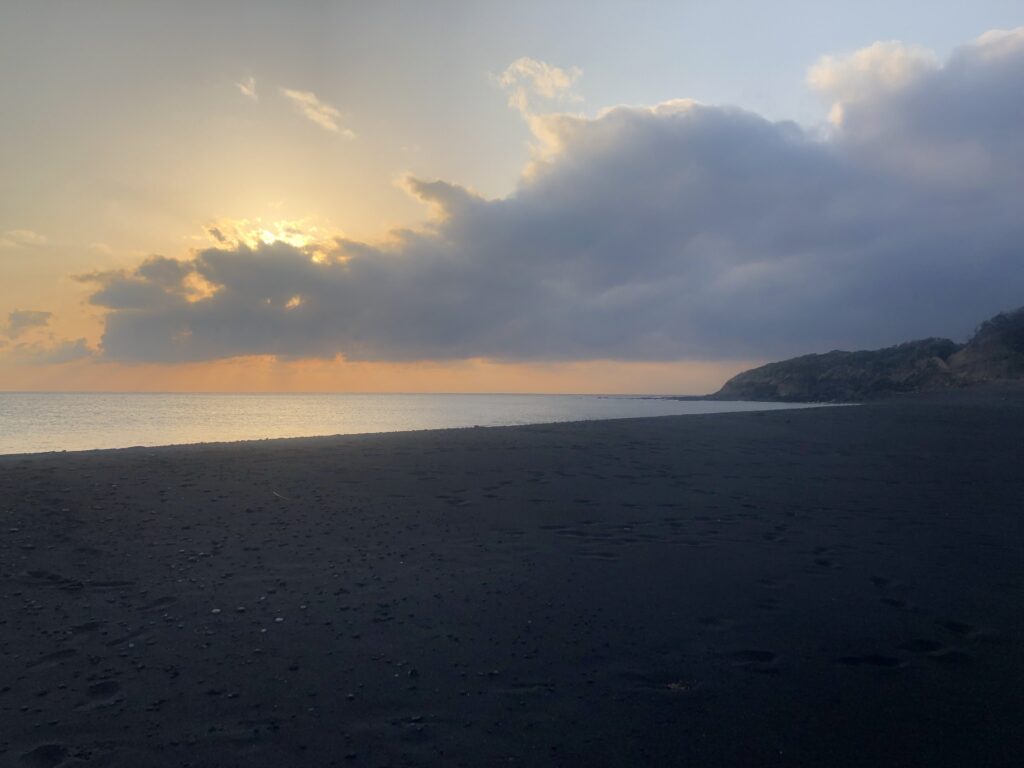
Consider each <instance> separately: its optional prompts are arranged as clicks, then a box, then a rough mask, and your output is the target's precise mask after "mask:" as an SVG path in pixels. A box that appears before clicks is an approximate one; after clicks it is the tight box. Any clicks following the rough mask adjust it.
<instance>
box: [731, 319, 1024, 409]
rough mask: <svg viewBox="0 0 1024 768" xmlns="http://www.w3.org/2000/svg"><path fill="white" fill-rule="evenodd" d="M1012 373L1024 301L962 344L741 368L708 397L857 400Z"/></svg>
mask: <svg viewBox="0 0 1024 768" xmlns="http://www.w3.org/2000/svg"><path fill="white" fill-rule="evenodd" d="M1014 379H1024V307H1022V308H1020V309H1017V310H1015V311H1013V312H1006V313H1002V314H999V315H996V316H995V317H993V318H992V319H991V320H987V321H985V322H984V323H982V324H981V326H979V328H978V330H977V331H976V332H975V334H974V336H973V337H972V338H971V340H970V341H968V342H967V343H966V344H963V345H960V344H956V343H955V342H952V341H950V340H949V339H935V338H933V339H922V340H920V341H910V342H907V343H905V344H900V345H898V346H895V347H887V348H885V349H876V350H863V351H859V352H843V351H838V350H836V351H833V352H827V353H825V354H815V355H803V356H801V357H794V358H792V359H791V360H784V361H782V362H778V363H769V364H768V365H763V366H761V367H760V368H753V369H751V370H749V371H744V372H743V373H740V374H738V375H737V376H734V377H733V378H732V379H730V380H729V381H727V382H726V383H725V385H724V386H723V387H722V388H721V389H720V390H719V391H718V392H716V393H715V394H714V395H712V397H713V398H715V399H719V400H779V401H794V402H838V401H844V402H856V401H858V400H868V399H872V398H876V397H883V396H886V395H892V394H897V393H903V392H923V391H933V390H938V389H947V388H952V387H966V386H972V385H976V384H984V383H989V382H995V381H1006V380H1014Z"/></svg>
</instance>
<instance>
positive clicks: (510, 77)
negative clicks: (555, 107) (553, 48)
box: [495, 56, 583, 115]
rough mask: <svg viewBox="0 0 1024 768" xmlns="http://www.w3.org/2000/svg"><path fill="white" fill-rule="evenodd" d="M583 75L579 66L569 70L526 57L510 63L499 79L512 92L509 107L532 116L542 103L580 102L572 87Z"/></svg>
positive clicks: (502, 85) (499, 83) (497, 79)
mask: <svg viewBox="0 0 1024 768" xmlns="http://www.w3.org/2000/svg"><path fill="white" fill-rule="evenodd" d="M582 75H583V70H582V69H580V68H579V67H572V68H570V69H567V70H566V69H561V68H560V67H555V66H552V65H551V64H548V63H546V62H543V61H538V60H537V59H531V58H528V57H525V56H524V57H522V58H519V59H516V60H515V61H513V62H512V63H511V64H509V65H508V67H506V68H505V71H504V72H502V73H501V75H499V76H498V77H497V78H495V79H496V81H497V83H498V85H499V86H501V88H503V89H504V90H506V91H508V104H509V106H510V107H512V108H513V109H515V110H517V111H518V112H521V113H522V114H524V115H528V114H532V113H533V112H534V111H535V106H536V103H537V102H538V101H544V102H548V103H551V102H565V101H580V100H581V97H579V96H578V95H577V94H574V93H573V91H572V86H573V84H574V83H575V82H576V81H577V80H578V79H579V78H580V77H581V76H582Z"/></svg>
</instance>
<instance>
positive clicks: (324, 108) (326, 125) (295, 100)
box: [281, 88, 356, 139]
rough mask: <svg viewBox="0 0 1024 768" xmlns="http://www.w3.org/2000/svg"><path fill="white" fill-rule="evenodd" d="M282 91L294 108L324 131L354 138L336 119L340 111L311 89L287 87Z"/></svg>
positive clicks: (353, 134) (339, 115)
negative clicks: (297, 89)
mask: <svg viewBox="0 0 1024 768" xmlns="http://www.w3.org/2000/svg"><path fill="white" fill-rule="evenodd" d="M281 93H283V94H284V95H285V96H286V97H287V98H288V99H289V100H290V101H291V102H292V104H294V105H295V108H296V109H297V110H298V111H299V112H300V113H302V114H303V115H305V117H306V118H307V119H308V120H311V121H312V122H314V123H316V124H317V125H319V126H320V127H321V128H323V129H324V130H326V131H331V132H332V133H337V134H340V135H341V136H344V137H345V138H346V139H354V138H355V136H356V135H355V133H353V132H352V131H351V130H349V129H348V128H342V127H341V126H340V125H339V124H338V121H339V120H340V119H341V112H339V111H338V110H337V109H335V108H334V107H332V106H331V105H330V104H327V103H326V102H323V101H321V100H320V99H319V98H318V97H317V95H316V94H315V93H313V92H312V91H293V90H291V89H289V88H282V89H281Z"/></svg>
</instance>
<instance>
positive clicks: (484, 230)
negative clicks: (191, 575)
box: [87, 29, 1024, 361]
mask: <svg viewBox="0 0 1024 768" xmlns="http://www.w3.org/2000/svg"><path fill="white" fill-rule="evenodd" d="M1022 79H1024V29H1021V30H1016V31H1013V32H1006V33H989V34H987V35H985V36H983V37H982V38H979V39H978V40H977V41H975V42H973V43H971V44H969V45H967V46H965V47H963V48H961V49H959V50H958V51H957V52H955V53H954V54H953V56H952V57H951V58H950V59H949V60H948V61H947V62H945V63H944V64H938V63H936V62H934V61H933V60H931V59H930V58H928V57H927V56H923V55H921V54H919V53H918V52H916V51H913V50H912V49H907V48H903V47H901V46H898V45H892V44H888V45H881V46H873V47H872V48H870V49H866V51H862V52H860V53H858V54H856V55H855V56H852V57H849V58H846V59H828V60H823V61H822V62H821V64H819V66H818V67H817V68H815V70H814V71H813V72H812V75H811V81H812V84H813V85H814V86H815V87H817V88H819V89H820V90H822V91H823V93H824V94H825V95H826V96H827V97H828V98H829V99H830V100H832V101H833V102H835V104H836V106H835V108H834V109H833V112H832V114H833V116H834V120H835V124H834V125H832V126H831V127H830V128H828V129H818V130H813V131H812V130H807V129H804V128H802V127H800V126H798V125H796V124H793V123H787V122H770V121H768V120H765V119H764V118H762V117H760V116H758V115H756V114H753V113H751V112H747V111H744V110H741V109H737V108H730V107H717V106H703V105H699V104H693V103H689V102H675V103H671V104H665V105H661V106H659V107H656V108H652V109H640V108H616V109H612V110H609V111H607V112H605V113H604V114H602V115H600V116H599V117H597V118H583V117H575V116H569V115H551V116H544V117H536V116H532V117H530V119H531V121H532V125H533V128H534V131H535V133H536V135H537V139H538V143H539V146H538V158H537V160H536V161H535V163H534V164H533V166H532V167H531V169H530V170H529V172H528V173H527V174H526V175H525V176H524V179H523V181H522V182H521V184H520V185H519V187H518V188H517V189H516V190H515V192H514V193H513V194H511V195H510V196H508V197H506V198H502V199H497V200H486V199H483V198H481V197H478V196H476V195H474V194H473V193H471V192H469V191H468V190H466V189H464V188H462V187H460V186H458V185H454V184H450V183H447V182H443V181H434V182H425V181H419V180H412V181H411V182H410V189H411V191H412V192H413V193H414V194H416V195H418V196H419V197H420V198H421V199H423V200H424V201H425V202H428V203H431V204H433V205H435V206H436V207H437V208H438V210H439V212H440V214H441V215H440V216H439V219H438V221H437V222H436V223H435V224H434V225H433V226H432V227H431V228H429V229H427V230H424V231H418V232H413V231H403V232H401V233H399V238H398V241H397V243H396V244H393V245H391V246H388V247H376V246H372V245H369V244H366V243H357V242H352V241H338V242H337V243H336V244H335V245H334V246H332V247H331V248H329V249H328V250H327V252H326V255H325V257H323V256H324V253H325V252H324V251H323V250H321V251H320V254H321V256H322V258H320V259H318V260H314V259H313V258H312V251H311V250H309V249H302V248H296V247H292V246H289V245H286V244H284V243H274V244H270V245H266V244H261V245H259V246H257V247H247V246H244V245H240V246H236V247H228V246H227V245H222V246H221V247H218V248H212V249H209V250H206V251H203V252H201V253H199V254H197V255H196V256H195V258H193V259H190V260H187V261H176V260H172V259H164V258H160V257H154V258H152V259H149V260H147V261H146V262H144V263H143V264H141V265H140V266H139V267H138V268H137V269H135V270H134V271H130V272H118V273H103V274H96V275H91V276H88V278H87V279H89V280H92V281H94V282H95V283H96V284H97V288H96V291H95V293H94V294H93V295H92V302H93V303H94V304H96V305H99V306H102V307H105V308H107V310H108V312H107V315H106V330H105V334H104V337H103V354H104V356H106V357H108V358H114V359H122V360H150V361H180V360H206V359H215V358H223V357H231V356H235V355H245V354H270V355H278V356H283V357H308V356H320V357H333V356H334V355H337V354H342V355H344V356H346V357H348V358H350V359H371V360H372V359H388V360H407V359H430V358H464V357H477V356H482V357H490V358H497V359H509V360H543V359H595V358H616V359H647V360H652V359H685V358H704V359H729V358H747V359H749V358H751V357H753V358H769V357H779V356H783V355H788V354H793V353H798V352H806V351H811V350H820V349H828V348H833V347H846V348H850V347H866V346H876V345H882V344H887V343H893V342H897V341H900V340H904V339H907V338H912V337H919V336H930V335H936V334H946V335H950V336H954V337H962V336H964V335H965V334H966V333H968V332H969V331H970V330H971V328H972V327H973V326H974V325H975V324H976V323H977V322H978V321H980V320H982V319H984V318H985V317H987V316H989V315H991V314H993V313H995V312H996V311H998V310H1001V309H1005V308H1008V307H1014V306H1018V305H1020V304H1024V268H1022V267H1024V217H1022V216H1021V214H1020V212H1021V210H1024V207H1022V204H1024V184H1022V183H1021V179H1022V178H1024V175H1022V174H1024V131H1021V126H1024V89H1022V88H1021V87H1020V83H1021V82H1022Z"/></svg>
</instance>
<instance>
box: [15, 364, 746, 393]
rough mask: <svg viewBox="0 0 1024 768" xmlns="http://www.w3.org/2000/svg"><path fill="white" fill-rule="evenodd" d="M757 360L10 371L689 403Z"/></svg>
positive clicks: (130, 385) (49, 387)
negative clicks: (664, 398) (656, 397)
mask: <svg viewBox="0 0 1024 768" xmlns="http://www.w3.org/2000/svg"><path fill="white" fill-rule="evenodd" d="M756 364H757V361H740V362H736V361H730V362H693V361H686V362H621V361H613V360H592V361H582V362H551V363H507V362H497V361H493V360H486V359H472V360H459V361H447V362H414V363H391V362H353V361H344V360H301V361H281V360H277V359H275V358H273V357H269V356H254V357H243V358H234V359H231V360H222V361H214V362H206V363H177V364H162V365H156V364H133V365H126V364H121V363H110V362H96V361H91V360H86V361H79V362H71V363H64V364H60V365H48V366H32V365H9V366H4V367H3V369H2V370H0V373H2V376H0V380H2V385H0V391H4V392H26V391H32V392H151V393H155V392H168V393H170V392H194V393H199V392H210V393H229V392H230V393H250V392H251V393H272V392H296V393H298V392H302V393H327V392H337V393H352V394H355V393H370V392H372V393H391V394H398V393H405V394H411V393H424V394H427V393H429V394H442V393H451V394H469V393H481V394H482V393H508V394H635V395H645V394H680V395H699V394H707V393H709V392H713V391H715V390H717V389H718V388H719V387H720V386H721V385H722V384H723V383H724V382H725V380H726V379H728V378H729V377H731V376H733V375H734V374H736V373H738V372H739V371H741V370H745V369H747V368H750V367H752V366H753V365H756Z"/></svg>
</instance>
